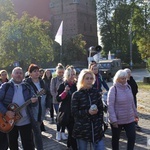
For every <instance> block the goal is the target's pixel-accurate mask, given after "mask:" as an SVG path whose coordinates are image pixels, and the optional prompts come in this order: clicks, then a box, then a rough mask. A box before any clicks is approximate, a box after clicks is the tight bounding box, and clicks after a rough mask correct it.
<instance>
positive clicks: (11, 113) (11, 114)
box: [6, 110, 15, 118]
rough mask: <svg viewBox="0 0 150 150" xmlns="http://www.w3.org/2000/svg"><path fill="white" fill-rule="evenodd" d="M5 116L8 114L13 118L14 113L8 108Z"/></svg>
mask: <svg viewBox="0 0 150 150" xmlns="http://www.w3.org/2000/svg"><path fill="white" fill-rule="evenodd" d="M6 116H8V117H9V118H14V116H15V113H14V112H13V111H10V110H9V111H7V112H6Z"/></svg>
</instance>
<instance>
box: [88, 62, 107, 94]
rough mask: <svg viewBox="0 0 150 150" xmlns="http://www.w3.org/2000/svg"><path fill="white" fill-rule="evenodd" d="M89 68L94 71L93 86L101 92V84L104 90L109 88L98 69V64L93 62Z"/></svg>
mask: <svg viewBox="0 0 150 150" xmlns="http://www.w3.org/2000/svg"><path fill="white" fill-rule="evenodd" d="M90 70H91V71H92V72H93V73H94V75H95V82H94V87H95V88H96V89H97V90H98V91H99V92H100V93H101V92H102V91H103V90H102V86H103V87H104V88H105V90H106V91H108V90H109V87H108V85H107V83H106V82H105V80H104V79H103V78H102V76H101V74H100V73H99V71H98V66H97V64H93V65H91V66H90Z"/></svg>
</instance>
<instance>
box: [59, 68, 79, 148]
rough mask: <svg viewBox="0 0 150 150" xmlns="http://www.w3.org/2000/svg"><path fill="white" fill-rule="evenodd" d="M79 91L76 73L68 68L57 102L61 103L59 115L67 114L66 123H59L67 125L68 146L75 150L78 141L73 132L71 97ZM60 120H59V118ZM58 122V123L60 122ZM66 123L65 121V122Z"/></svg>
mask: <svg viewBox="0 0 150 150" xmlns="http://www.w3.org/2000/svg"><path fill="white" fill-rule="evenodd" d="M76 90H77V88H76V71H75V69H73V68H72V67H68V68H67V69H66V70H65V72H64V82H63V83H62V84H60V86H59V88H58V91H57V92H58V94H57V97H56V98H57V101H58V102H61V103H60V107H59V111H58V114H60V113H65V115H66V116H67V117H66V118H65V123H62V122H58V123H60V124H61V125H65V126H66V127H67V130H68V140H67V146H68V147H71V148H72V149H73V150H77V143H76V140H75V139H74V138H73V137H72V130H73V126H74V119H73V117H72V115H71V96H72V93H74V92H75V91H76ZM57 119H58V120H59V118H57ZM58 120H57V121H58ZM63 122H64V121H63Z"/></svg>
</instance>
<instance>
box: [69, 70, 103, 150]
mask: <svg viewBox="0 0 150 150" xmlns="http://www.w3.org/2000/svg"><path fill="white" fill-rule="evenodd" d="M94 81H95V75H94V74H93V73H92V72H91V71H89V70H87V69H84V70H82V71H81V73H80V74H79V78H78V82H77V89H78V91H76V92H75V93H74V94H73V96H72V103H71V108H72V114H73V116H74V119H75V124H74V128H73V137H74V138H76V140H77V145H78V150H86V149H87V145H88V142H91V143H92V145H93V148H94V150H104V149H105V148H104V142H103V140H102V137H103V129H102V126H103V103H102V101H101V95H100V93H99V91H98V90H97V89H96V88H94V87H93V83H94Z"/></svg>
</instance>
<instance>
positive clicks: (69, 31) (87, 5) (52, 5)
mask: <svg viewBox="0 0 150 150" xmlns="http://www.w3.org/2000/svg"><path fill="white" fill-rule="evenodd" d="M12 2H13V3H14V7H15V11H16V12H17V13H18V15H19V17H20V16H21V15H22V12H23V11H26V12H27V13H29V14H30V15H31V16H37V17H38V18H40V19H43V20H44V21H45V20H47V21H50V22H51V28H52V34H53V36H55V35H56V32H57V30H58V28H59V25H60V23H61V21H62V20H63V21H64V28H63V38H64V39H69V38H71V37H73V36H75V35H77V34H82V35H83V36H84V40H85V41H86V43H87V48H88V47H90V46H92V45H93V46H96V45H97V44H98V37H97V17H96V2H95V0H12Z"/></svg>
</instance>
